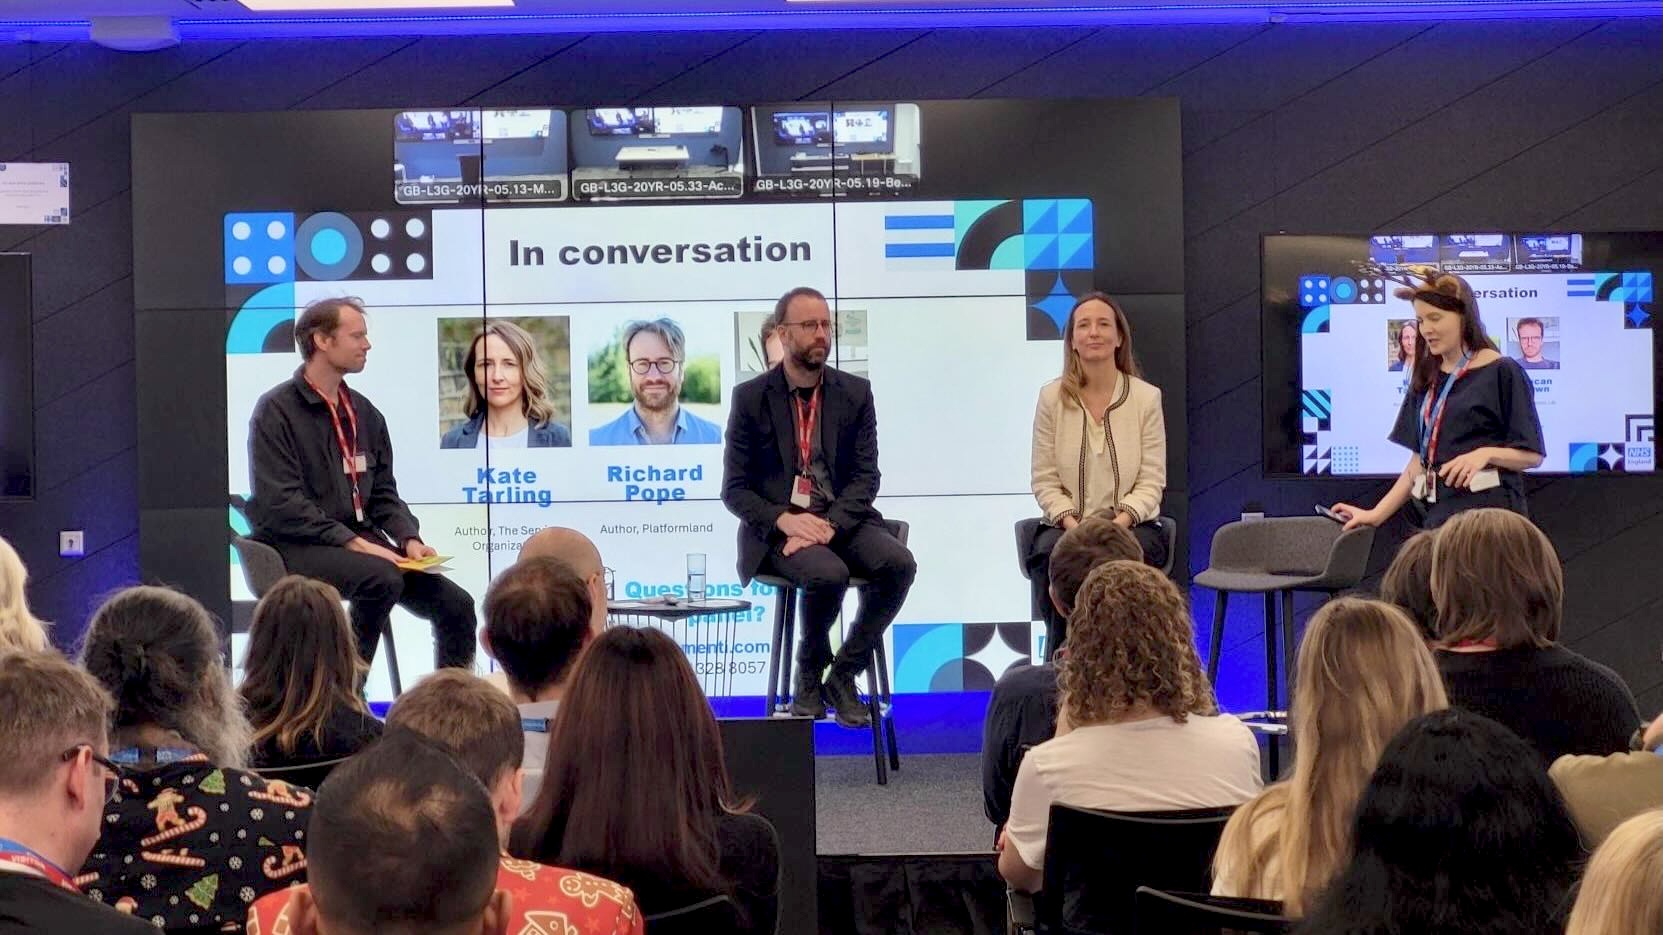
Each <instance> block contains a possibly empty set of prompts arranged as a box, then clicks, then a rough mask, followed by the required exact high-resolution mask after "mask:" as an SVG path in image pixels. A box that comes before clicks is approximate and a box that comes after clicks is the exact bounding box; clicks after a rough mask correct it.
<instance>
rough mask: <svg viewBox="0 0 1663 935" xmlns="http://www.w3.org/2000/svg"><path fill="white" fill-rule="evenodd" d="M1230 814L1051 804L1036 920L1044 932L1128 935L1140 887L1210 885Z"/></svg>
mask: <svg viewBox="0 0 1663 935" xmlns="http://www.w3.org/2000/svg"><path fill="white" fill-rule="evenodd" d="M1234 811H1235V807H1234V806H1225V807H1222V808H1205V809H1185V810H1181V811H1166V812H1106V811H1098V810H1096V809H1089V808H1075V807H1073V806H1069V805H1062V804H1053V805H1052V806H1051V817H1050V826H1049V828H1048V830H1047V831H1046V835H1045V882H1044V886H1043V888H1042V889H1041V891H1040V892H1039V893H1038V894H1036V895H1035V896H1034V921H1035V922H1036V923H1038V926H1039V929H1040V931H1042V932H1050V933H1074V932H1089V933H1094V935H1130V933H1131V932H1132V931H1133V923H1132V920H1133V918H1134V915H1133V907H1134V905H1135V897H1136V893H1137V889H1138V887H1140V886H1152V887H1156V888H1159V889H1163V890H1179V891H1185V892H1198V891H1199V892H1206V891H1207V890H1208V889H1209V888H1210V876H1211V870H1212V863H1213V852H1214V851H1216V850H1218V839H1219V837H1220V836H1221V835H1223V833H1224V824H1225V822H1227V821H1229V820H1230V813H1231V812H1234Z"/></svg>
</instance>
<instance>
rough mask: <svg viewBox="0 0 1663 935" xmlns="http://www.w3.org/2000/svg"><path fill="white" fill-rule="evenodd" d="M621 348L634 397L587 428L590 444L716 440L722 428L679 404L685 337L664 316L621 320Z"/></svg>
mask: <svg viewBox="0 0 1663 935" xmlns="http://www.w3.org/2000/svg"><path fill="white" fill-rule="evenodd" d="M619 343H620V349H621V350H622V352H623V355H624V363H625V364H626V365H627V366H628V369H629V393H630V396H631V397H633V398H634V402H633V403H632V404H631V405H630V407H629V408H628V409H625V410H624V412H623V415H620V416H619V417H618V418H616V419H613V420H612V421H611V422H608V423H606V424H605V425H602V426H599V427H597V428H594V429H591V430H590V431H589V444H591V445H720V444H721V443H722V429H721V427H720V426H718V425H716V423H714V422H711V421H708V420H706V419H701V418H699V417H698V416H696V415H694V414H693V413H691V412H689V411H687V407H685V406H683V405H682V404H681V385H682V381H683V380H685V379H686V377H687V338H686V335H684V334H683V333H682V330H681V326H680V325H678V324H676V323H675V322H673V321H671V320H670V319H668V318H660V319H657V320H655V321H632V322H630V323H629V324H627V325H625V326H624V335H623V340H622V341H621V342H619Z"/></svg>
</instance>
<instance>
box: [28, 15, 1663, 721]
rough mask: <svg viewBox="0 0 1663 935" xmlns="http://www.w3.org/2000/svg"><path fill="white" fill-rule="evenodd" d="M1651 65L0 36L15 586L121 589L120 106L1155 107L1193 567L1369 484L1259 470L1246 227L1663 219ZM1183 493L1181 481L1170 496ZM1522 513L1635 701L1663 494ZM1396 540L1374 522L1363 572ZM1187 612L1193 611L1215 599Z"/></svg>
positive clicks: (1635, 61) (1028, 36)
mask: <svg viewBox="0 0 1663 935" xmlns="http://www.w3.org/2000/svg"><path fill="white" fill-rule="evenodd" d="M1660 61H1663V30H1660V29H1659V28H1658V22H1657V21H1656V20H1655V19H1653V20H1565V19H1556V20H1549V19H1539V20H1513V21H1508V20H1497V21H1465V22H1455V23H1432V22H1423V23H1394V24H1370V25H1363V26H1358V25H1329V26H1321V25H1297V26H1295V25H1274V26H1266V25H1260V26H1246V25H1237V26H1195V27H1178V26H1170V27H1169V26H1163V27H1131V28H1113V29H1101V30H1083V29H1034V30H1003V29H998V30H992V29H990V30H936V31H903V30H860V31H849V32H842V33H838V32H822V33H798V32H709V33H676V34H650V33H649V34H625V33H601V34H594V35H567V36H518V37H500V38H476V39H410V38H376V39H362V40H306V41H278V42H259V43H235V42H212V43H191V44H188V45H186V46H183V47H180V48H177V49H173V50H169V51H166V52H161V53H155V54H150V55H125V54H121V53H116V52H109V51H106V50H103V49H98V48H96V47H93V46H88V45H45V44H41V45H33V44H19V43H8V44H0V126H5V127H6V128H7V131H8V132H7V133H6V134H4V136H3V137H0V158H4V159H39V160H68V161H70V162H71V163H73V164H74V173H75V175H74V178H75V192H74V198H75V204H74V210H75V212H76V213H75V223H74V224H73V225H71V227H70V228H69V229H67V230H46V229H41V228H27V227H18V228H4V229H0V247H4V248H6V249H22V250H28V251H31V252H33V253H35V254H36V263H35V268H36V271H37V276H36V283H35V285H36V292H37V300H36V301H37V308H36V311H35V317H36V322H37V324H36V335H35V341H36V349H35V350H36V386H37V390H38V392H37V399H36V406H37V409H38V410H39V412H38V413H37V423H38V424H39V425H40V426H41V428H40V438H39V444H38V447H39V458H40V466H41V470H42V487H43V492H42V494H41V496H40V498H39V499H38V500H37V501H36V502H35V503H32V504H0V534H4V535H6V536H7V537H8V538H10V539H12V540H13V541H14V542H15V543H16V545H17V546H18V548H19V550H20V551H21V552H22V553H23V555H24V558H25V560H26V561H27V562H28V563H29V565H30V567H31V569H32V571H33V573H34V584H33V586H32V591H31V595H32V598H33V600H34V601H35V603H36V604H37V606H38V607H39V609H40V612H41V613H42V615H43V616H46V617H48V618H52V619H56V620H58V621H60V634H61V635H72V634H74V633H75V632H77V631H78V630H79V628H80V626H81V625H82V623H83V621H84V619H85V616H86V613H87V611H88V610H89V609H90V607H91V606H92V604H93V601H94V600H95V598H96V595H98V594H100V593H102V592H103V591H104V590H107V589H108V588H109V587H111V586H114V585H117V584H120V583H122V582H124V581H129V580H132V579H133V578H134V577H135V576H136V574H137V567H136V566H137V554H138V537H137V535H136V529H137V525H138V506H137V491H136V488H137V478H136V472H137V466H136V464H135V460H136V459H135V458H134V455H133V452H134V442H135V432H136V429H135V419H134V406H135V402H134V388H133V387H134V385H133V380H134V379H135V377H134V368H133V366H132V361H133V340H134V339H133V328H132V323H131V311H130V303H131V299H132V283H131V280H130V272H131V269H130V268H131V262H132V261H131V256H132V247H131V243H130V239H131V210H130V207H129V206H130V203H131V191H130V187H131V183H130V167H129V158H128V153H129V146H128V132H129V131H128V127H129V122H128V121H129V116H130V114H131V113H134V112H144V111H199V110H266V109H271V110H281V109H289V108H323V107H347V106H394V105H398V104H404V103H410V104H430V105H439V104H443V103H448V102H451V101H455V102H459V103H460V102H465V103H470V104H475V105H484V106H489V105H498V106H511V105H515V104H528V105H530V104H540V103H549V102H554V103H567V102H588V101H599V100H609V101H619V102H636V101H645V100H655V101H656V100H670V99H672V98H674V99H681V100H687V101H689V102H692V103H705V102H710V103H714V102H718V101H723V100H732V99H743V98H763V97H775V98H780V99H794V98H805V97H826V96H831V95H836V96H840V97H844V98H854V97H863V96H877V97H885V98H888V97H957V96H969V95H981V96H986V97H1019V98H1022V97H1026V98H1038V97H1084V96H1100V97H1115V96H1140V95H1154V96H1161V97H1174V98H1177V99H1178V100H1179V102H1180V104H1181V107H1182V117H1181V119H1182V121H1183V127H1184V132H1185V139H1184V152H1185V158H1184V166H1183V173H1184V177H1183V182H1184V189H1185V206H1184V219H1183V220H1184V223H1185V231H1184V236H1185V256H1186V266H1185V278H1184V284H1183V285H1184V291H1185V294H1186V302H1187V305H1186V308H1185V310H1184V314H1185V316H1186V320H1187V322H1188V325H1189V334H1188V346H1187V348H1186V349H1185V357H1186V358H1187V361H1188V371H1189V385H1188V387H1187V388H1174V389H1175V390H1177V392H1178V394H1180V395H1181V394H1182V393H1183V390H1184V389H1187V390H1188V393H1187V403H1186V404H1185V406H1184V407H1183V408H1184V409H1186V410H1187V413H1188V417H1189V431H1188V433H1187V439H1181V438H1174V440H1173V444H1174V445H1175V446H1182V447H1184V448H1185V449H1187V455H1188V462H1189V463H1188V472H1187V474H1188V476H1187V486H1188V489H1189V494H1190V498H1191V500H1190V516H1189V522H1188V524H1187V530H1186V531H1187V535H1188V537H1189V545H1190V564H1191V567H1192V568H1199V567H1201V566H1202V565H1203V564H1204V563H1205V561H1206V552H1207V549H1206V543H1207V542H1208V540H1209V539H1210V537H1211V535H1212V532H1213V531H1214V530H1215V529H1217V528H1218V526H1220V525H1222V524H1223V523H1225V522H1228V521H1230V520H1231V519H1234V518H1235V517H1236V516H1237V514H1238V513H1239V511H1240V510H1241V507H1242V505H1243V504H1244V503H1247V502H1258V503H1261V504H1262V505H1263V506H1264V507H1265V508H1266V509H1267V510H1269V511H1270V512H1272V513H1278V512H1281V513H1303V512H1306V511H1307V510H1308V509H1309V504H1310V503H1311V502H1312V501H1313V500H1328V499H1333V498H1339V497H1347V498H1356V497H1362V498H1369V497H1373V496H1375V495H1376V494H1377V493H1378V492H1379V487H1380V485H1377V484H1368V483H1364V484H1357V483H1348V482H1344V481H1324V482H1318V483H1314V484H1307V483H1297V482H1277V483H1267V482H1266V481H1264V480H1263V479H1261V477H1260V465H1259V451H1260V438H1259V435H1258V433H1259V431H1260V429H1259V426H1260V419H1259V399H1260V389H1261V388H1260V385H1259V374H1258V351H1259V347H1258V342H1259V330H1258V275H1259V272H1258V238H1259V236H1260V235H1261V234H1263V233H1266V232H1272V231H1277V230H1304V231H1313V230H1324V229H1327V230H1348V231H1360V230H1366V229H1369V228H1377V227H1387V226H1398V227H1402V226H1424V227H1443V228H1450V227H1460V226H1475V227H1515V228H1517V227H1532V226H1542V227H1547V226H1561V227H1581V228H1584V229H1601V228H1650V229H1659V228H1663V136H1660V135H1659V134H1658V133H1657V132H1656V129H1655V128H1656V127H1657V126H1658V125H1659V124H1660V123H1663V71H1660V69H1659V65H1658V63H1659V62H1660ZM296 145H297V146H307V145H328V144H327V141H324V140H297V141H296ZM1113 170H1114V167H1113V166H1112V165H1105V166H1104V169H1103V171H1105V172H1112V171H1113ZM181 184H182V185H184V186H186V189H187V190H188V180H181ZM1017 430H1018V431H1020V429H1017ZM1186 442H1187V444H1186ZM1183 484H1184V478H1183V476H1182V474H1181V473H1180V474H1179V476H1177V477H1174V487H1175V488H1179V487H1181V486H1182V485H1183ZM1532 497H1533V501H1532V502H1533V505H1534V508H1535V511H1536V515H1537V518H1538V520H1539V521H1540V522H1541V523H1542V525H1543V526H1544V528H1546V529H1547V531H1548V532H1549V534H1550V535H1551V536H1552V537H1553V539H1554V541H1555V543H1556V544H1557V545H1558V547H1559V548H1560V550H1561V552H1562V554H1563V557H1564V559H1565V562H1566V575H1567V582H1568V584H1569V589H1570V594H1569V597H1568V600H1567V608H1568V609H1567V622H1566V638H1567V639H1568V641H1570V642H1571V643H1572V645H1574V646H1577V647H1578V648H1580V649H1582V650H1584V651H1586V652H1588V653H1589V654H1591V655H1593V656H1594V657H1595V658H1598V659H1601V660H1602V661H1605V662H1607V663H1608V664H1611V665H1613V666H1614V667H1616V668H1618V670H1619V671H1621V672H1622V674H1623V675H1624V676H1625V677H1626V678H1627V679H1628V680H1629V682H1630V684H1631V685H1632V686H1633V688H1634V689H1635V691H1636V692H1637V693H1638V694H1640V695H1641V698H1642V704H1643V706H1644V707H1646V708H1647V710H1648V712H1651V711H1655V710H1656V709H1657V708H1658V707H1659V706H1660V705H1663V664H1660V663H1659V661H1658V651H1659V642H1660V631H1659V627H1658V618H1659V615H1660V614H1663V590H1660V589H1663V580H1660V579H1659V578H1658V577H1657V576H1656V575H1655V574H1650V573H1649V568H1650V567H1652V566H1651V565H1648V564H1647V563H1648V562H1650V563H1653V564H1654V563H1655V557H1656V556H1657V555H1659V554H1663V480H1653V479H1634V478H1628V479H1621V478H1619V479H1604V478H1598V479H1594V478H1579V479H1576V480H1565V479H1556V480H1548V481H1536V482H1533V483H1532ZM61 528H85V529H87V530H88V541H89V546H90V549H91V550H92V554H91V555H89V557H88V558H86V559H84V560H82V561H80V562H74V563H72V562H66V561H62V560H60V559H58V558H57V557H56V555H55V547H54V546H55V542H56V531H57V530H58V529H61ZM1405 532H1406V529H1404V528H1403V527H1401V526H1400V525H1395V524H1394V525H1392V526H1388V527H1387V528H1386V529H1383V530H1382V531H1381V536H1380V539H1379V545H1378V546H1377V548H1376V550H1375V553H1376V554H1375V558H1374V564H1375V566H1376V567H1377V568H1378V566H1380V565H1382V564H1383V563H1384V561H1385V560H1386V558H1387V557H1388V556H1389V554H1390V550H1391V548H1392V547H1393V545H1394V544H1395V543H1396V542H1397V541H1399V540H1400V539H1401V538H1402V536H1403V535H1404V534H1405ZM1201 597H1202V600H1201V601H1200V602H1199V605H1200V607H1201V608H1202V616H1203V617H1204V618H1210V613H1211V600H1210V597H1211V595H1206V594H1203V595H1201ZM1301 607H1302V608H1306V609H1307V610H1308V605H1306V604H1305V603H1303V602H1302V603H1301ZM1259 626H1260V625H1259V622H1258V608H1257V605H1256V604H1254V605H1253V606H1247V602H1243V606H1241V607H1239V608H1236V609H1235V610H1234V611H1233V612H1232V614H1231V620H1230V628H1229V632H1228V633H1227V639H1226V645H1227V647H1228V648H1227V656H1226V668H1227V671H1229V672H1230V673H1231V677H1230V678H1227V679H1225V680H1224V684H1223V685H1222V686H1221V688H1222V690H1223V693H1224V695H1225V700H1226V702H1227V703H1229V704H1232V705H1236V706H1245V705H1247V704H1251V703H1252V702H1253V700H1254V698H1255V696H1256V694H1257V688H1256V681H1255V680H1257V679H1259V678H1260V675H1259V673H1260V672H1262V665H1263V661H1262V658H1261V657H1262V652H1261V651H1260V649H1259V645H1260V644H1259V642H1258V639H1259ZM1205 627H1206V620H1203V621H1202V628H1203V630H1204V629H1205Z"/></svg>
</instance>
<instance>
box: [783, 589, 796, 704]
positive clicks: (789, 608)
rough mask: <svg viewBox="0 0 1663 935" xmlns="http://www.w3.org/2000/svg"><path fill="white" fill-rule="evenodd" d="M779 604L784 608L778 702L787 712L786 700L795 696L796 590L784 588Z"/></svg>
mask: <svg viewBox="0 0 1663 935" xmlns="http://www.w3.org/2000/svg"><path fill="white" fill-rule="evenodd" d="M780 603H781V604H783V605H784V608H785V632H784V634H783V635H782V636H781V642H780V652H782V653H784V654H785V655H784V656H782V657H781V659H780V700H781V701H782V702H784V704H785V705H786V707H785V708H784V710H787V711H789V710H790V708H789V704H790V702H789V701H788V700H787V699H791V698H794V697H795V696H796V690H797V686H796V683H795V681H793V679H792V670H793V669H794V668H795V666H796V662H797V589H796V588H786V589H785V590H784V591H782V592H781V593H780Z"/></svg>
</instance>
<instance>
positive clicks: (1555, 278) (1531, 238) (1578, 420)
mask: <svg viewBox="0 0 1663 935" xmlns="http://www.w3.org/2000/svg"><path fill="white" fill-rule="evenodd" d="M1645 237H1646V235H1621V234H1613V235H1595V234H1511V233H1487V234H1416V235H1381V236H1375V237H1372V238H1368V239H1367V240H1366V259H1368V260H1371V261H1373V262H1374V263H1378V264H1383V266H1382V267H1372V269H1375V270H1376V274H1375V275H1372V276H1371V275H1370V273H1369V270H1370V269H1371V267H1369V266H1367V265H1362V264H1359V263H1358V262H1355V260H1361V259H1364V258H1365V257H1361V256H1359V257H1356V258H1355V259H1354V260H1353V261H1351V262H1346V261H1345V259H1344V258H1343V257H1340V256H1335V255H1328V256H1324V255H1323V253H1324V251H1327V252H1329V253H1330V254H1332V253H1333V252H1334V248H1333V246H1332V243H1329V244H1324V245H1320V246H1317V245H1314V244H1312V243H1310V242H1311V241H1316V240H1318V239H1319V238H1306V237H1299V236H1288V237H1267V238H1266V241H1265V246H1266V251H1265V255H1266V270H1267V276H1266V282H1265V289H1266V292H1265V296H1266V315H1267V318H1266V328H1265V342H1266V344H1267V345H1270V344H1271V343H1272V342H1279V341H1288V342H1296V344H1297V348H1298V354H1297V359H1298V364H1297V374H1298V379H1297V386H1298V392H1299V398H1298V402H1297V420H1298V423H1297V426H1298V437H1297V439H1296V442H1297V449H1296V450H1297V456H1298V465H1299V470H1298V473H1302V474H1334V475H1342V474H1371V475H1373V474H1378V475H1386V474H1396V473H1397V472H1398V471H1401V470H1402V469H1403V465H1404V462H1405V460H1406V459H1407V458H1408V454H1409V453H1408V452H1407V451H1405V450H1404V449H1402V448H1400V447H1399V446H1397V445H1395V444H1393V443H1392V442H1390V441H1388V440H1387V438H1386V435H1387V433H1388V432H1389V431H1390V430H1391V426H1392V424H1393V422H1394V420H1395V419H1396V417H1397V413H1398V410H1399V407H1400V406H1401V405H1402V401H1403V398H1404V395H1405V394H1406V393H1408V392H1409V377H1410V371H1411V370H1412V369H1413V359H1414V358H1413V355H1414V348H1415V337H1416V335H1415V314H1414V309H1413V307H1412V305H1411V303H1409V302H1408V301H1405V300H1402V299H1398V298H1396V297H1394V296H1393V291H1394V290H1395V289H1397V288H1398V287H1400V286H1401V285H1402V284H1401V283H1399V282H1395V281H1393V280H1392V279H1390V278H1385V276H1383V275H1380V274H1382V273H1383V274H1387V275H1391V274H1396V275H1400V276H1402V275H1406V267H1407V266H1408V265H1412V264H1415V263H1418V262H1420V261H1421V260H1422V258H1424V257H1426V256H1427V255H1428V254H1429V253H1433V252H1435V253H1436V255H1437V262H1438V265H1441V266H1442V267H1443V268H1444V269H1447V270H1450V271H1452V272H1458V273H1459V274H1460V275H1462V276H1463V277H1465V278H1466V279H1467V281H1468V282H1469V283H1470V284H1471V286H1472V289H1473V293H1474V296H1475V298H1476V299H1477V301H1478V307H1479V313H1480V317H1481V319H1482V321H1483V323H1484V328H1485V331H1487V332H1488V333H1489V335H1490V337H1491V339H1492V340H1493V341H1494V342H1495V344H1496V346H1497V348H1498V349H1499V350H1500V351H1501V353H1503V354H1505V355H1506V356H1508V357H1510V358H1512V359H1514V360H1516V361H1517V362H1518V363H1519V365H1520V366H1521V367H1523V368H1524V369H1525V370H1526V371H1527V372H1528V374H1529V376H1530V380H1531V383H1532V385H1533V386H1534V391H1535V404H1536V409H1537V412H1538V413H1539V415H1540V417H1541V422H1542V433H1543V437H1544V441H1545V442H1546V447H1547V450H1546V452H1544V455H1545V457H1544V460H1543V462H1542V465H1541V466H1540V467H1539V468H1537V470H1538V471H1540V472H1544V473H1585V472H1599V471H1605V472H1629V473H1640V472H1651V471H1653V470H1655V469H1656V457H1655V452H1654V439H1655V436H1654V432H1655V424H1656V423H1655V412H1656V400H1657V387H1658V383H1657V380H1658V374H1657V369H1656V362H1657V359H1658V355H1657V353H1656V348H1655V344H1656V331H1655V329H1654V328H1653V326H1652V325H1653V313H1652V309H1653V307H1654V305H1653V289H1654V286H1653V281H1654V275H1655V272H1654V271H1655V270H1657V269H1659V268H1660V267H1663V254H1657V253H1653V254H1651V255H1649V256H1646V255H1643V253H1640V252H1636V251H1635V250H1632V249H1628V248H1627V247H1625V246H1624V245H1623V244H1622V243H1621V242H1620V241H1621V240H1622V239H1623V238H1631V239H1639V238H1645ZM1320 239H1321V240H1327V241H1335V240H1338V241H1341V242H1342V243H1343V242H1344V241H1345V240H1346V239H1345V238H1320ZM1355 240H1357V241H1358V243H1357V244H1356V246H1358V247H1363V246H1364V242H1363V239H1361V238H1357V239H1355ZM1590 243H1597V244H1598V245H1599V246H1600V250H1599V255H1600V257H1601V259H1600V260H1599V261H1598V262H1590V261H1588V260H1587V259H1585V257H1584V249H1585V244H1590ZM1607 258H1610V259H1607ZM1618 260H1620V261H1618ZM1290 270H1298V272H1296V273H1293V274H1292V275H1289V271H1290ZM1295 322H1297V332H1295V331H1294V330H1293V328H1292V327H1290V326H1291V325H1293V324H1294V323H1295ZM1267 350H1268V349H1267ZM1277 360H1278V356H1277V355H1276V354H1274V353H1271V354H1269V355H1268V356H1267V377H1266V382H1267V385H1268V384H1269V383H1271V382H1272V380H1271V378H1270V376H1269V374H1270V372H1271V371H1272V370H1273V369H1274V367H1273V364H1274V363H1275V362H1276V361H1277ZM1270 398H1271V397H1270V396H1269V395H1268V392H1267V410H1268V409H1269V408H1270V406H1271V405H1272V403H1271V402H1270ZM1266 415H1267V424H1268V421H1269V420H1270V419H1271V418H1273V417H1274V416H1275V415H1276V413H1273V412H1270V411H1267V414H1266ZM1288 421H1291V420H1288ZM1284 424H1285V423H1284ZM1278 441H1280V442H1282V444H1281V445H1280V446H1279V448H1278V451H1277V457H1278V458H1279V459H1280V461H1281V465H1282V466H1283V467H1284V468H1285V467H1286V466H1287V463H1288V460H1289V459H1288V455H1289V454H1290V453H1291V452H1292V451H1293V450H1295V449H1294V446H1293V445H1292V444H1289V443H1288V442H1289V436H1287V435H1286V434H1284V435H1283V436H1282V438H1281V439H1278ZM1266 442H1267V448H1270V447H1272V438H1271V437H1270V434H1269V432H1268V430H1267V438H1266ZM1267 457H1268V455H1267ZM1270 463H1271V461H1268V460H1267V465H1268V464H1270Z"/></svg>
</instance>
